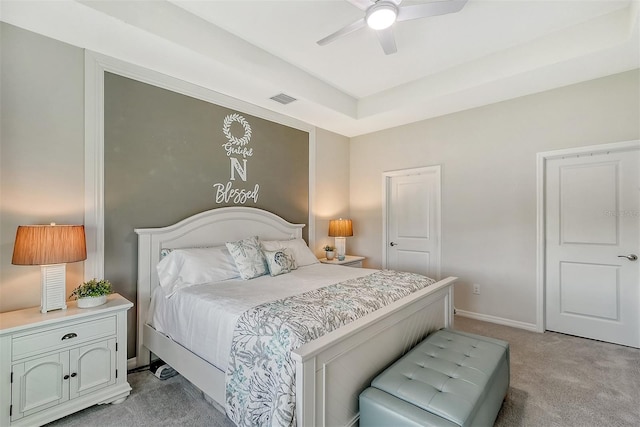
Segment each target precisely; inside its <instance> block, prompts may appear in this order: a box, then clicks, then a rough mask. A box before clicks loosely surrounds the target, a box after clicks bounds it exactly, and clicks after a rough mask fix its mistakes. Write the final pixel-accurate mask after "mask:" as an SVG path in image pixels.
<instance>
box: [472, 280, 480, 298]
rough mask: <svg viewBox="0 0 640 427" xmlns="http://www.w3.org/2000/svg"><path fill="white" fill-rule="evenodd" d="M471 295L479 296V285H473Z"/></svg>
mask: <svg viewBox="0 0 640 427" xmlns="http://www.w3.org/2000/svg"><path fill="white" fill-rule="evenodd" d="M473 293H474V294H475V295H480V285H478V284H477V283H474V284H473Z"/></svg>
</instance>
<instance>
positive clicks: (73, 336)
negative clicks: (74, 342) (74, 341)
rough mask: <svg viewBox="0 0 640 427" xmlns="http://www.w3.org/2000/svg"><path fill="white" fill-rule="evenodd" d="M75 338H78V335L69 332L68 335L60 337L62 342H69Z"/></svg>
mask: <svg viewBox="0 0 640 427" xmlns="http://www.w3.org/2000/svg"><path fill="white" fill-rule="evenodd" d="M77 336H78V334H76V333H75V332H71V333H70V334H67V335H65V336H63V337H62V341H64V340H70V339H71V338H75V337H77Z"/></svg>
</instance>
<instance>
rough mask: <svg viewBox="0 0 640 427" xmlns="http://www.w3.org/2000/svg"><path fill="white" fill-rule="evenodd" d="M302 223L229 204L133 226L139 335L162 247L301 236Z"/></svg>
mask: <svg viewBox="0 0 640 427" xmlns="http://www.w3.org/2000/svg"><path fill="white" fill-rule="evenodd" d="M304 226H305V225H304V224H292V223H290V222H288V221H286V220H284V219H282V218H281V217H279V216H277V215H275V214H273V213H271V212H267V211H265V210H262V209H257V208H249V207H243V206H240V207H228V208H217V209H211V210H208V211H205V212H201V213H199V214H196V215H193V216H191V217H188V218H185V219H183V220H182V221H180V222H178V223H176V224H173V225H169V226H167V227H161V228H136V229H135V230H134V231H135V232H136V233H137V234H138V298H137V299H138V301H137V302H138V304H137V305H138V307H137V308H138V337H137V346H138V354H140V351H141V346H142V328H143V326H144V324H145V322H146V320H147V313H148V311H149V303H150V301H151V295H153V291H154V290H155V288H156V286H158V272H157V270H156V265H157V264H158V262H160V251H161V250H162V249H165V248H170V249H178V248H194V247H204V246H219V245H224V244H225V242H231V241H236V240H241V239H244V238H246V237H250V236H258V237H260V238H261V239H263V240H287V239H293V238H302V229H303V228H304Z"/></svg>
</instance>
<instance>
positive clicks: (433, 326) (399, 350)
mask: <svg viewBox="0 0 640 427" xmlns="http://www.w3.org/2000/svg"><path fill="white" fill-rule="evenodd" d="M456 280H457V278H456V277H448V278H446V279H443V280H441V281H439V282H437V283H435V284H434V285H432V286H429V287H428V288H425V289H423V290H421V291H419V292H416V293H414V294H412V295H410V296H408V297H406V298H403V299H401V300H399V301H396V302H395V303H393V304H391V305H389V306H387V307H385V308H383V309H380V310H378V311H376V312H374V313H371V314H370V315H368V316H365V317H363V318H361V319H358V320H356V321H354V322H352V323H350V324H349V325H346V326H344V327H342V328H340V329H338V330H335V331H333V332H331V333H329V334H327V335H324V336H322V337H320V338H319V339H316V340H314V341H312V342H310V343H308V344H305V345H303V346H302V347H300V348H298V349H297V350H295V351H294V352H293V354H292V357H293V359H294V360H295V361H296V413H297V423H298V425H299V426H351V425H355V424H356V423H357V421H358V419H359V412H358V396H359V394H360V392H361V391H362V390H364V389H365V388H367V387H368V386H369V384H370V383H371V380H373V378H374V377H375V376H376V375H378V373H380V372H382V371H383V370H384V369H385V368H386V367H388V366H389V365H390V364H391V363H393V362H394V361H395V360H396V359H398V358H399V357H400V356H402V355H403V354H404V353H406V352H407V351H409V350H410V349H411V348H412V347H413V346H415V345H416V344H417V343H419V342H420V341H422V339H423V338H424V337H425V336H426V335H428V334H429V333H430V332H433V331H435V330H438V329H440V328H444V327H452V326H453V325H452V323H453V283H454V282H455V281H456Z"/></svg>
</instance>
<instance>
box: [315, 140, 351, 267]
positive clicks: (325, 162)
mask: <svg viewBox="0 0 640 427" xmlns="http://www.w3.org/2000/svg"><path fill="white" fill-rule="evenodd" d="M316 139H317V144H316V147H317V148H316V187H315V189H316V210H315V211H316V244H315V247H314V248H311V249H312V250H313V251H314V253H315V254H316V256H318V257H320V258H322V257H324V256H325V254H324V251H323V250H322V247H323V246H325V245H328V244H330V245H333V244H334V238H333V237H328V236H327V233H328V231H329V220H331V219H336V218H340V217H343V218H348V217H349V138H347V137H346V136H342V135H338V134H336V133H332V132H329V131H326V130H322V129H318V130H317V132H316ZM347 250H349V242H347Z"/></svg>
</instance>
